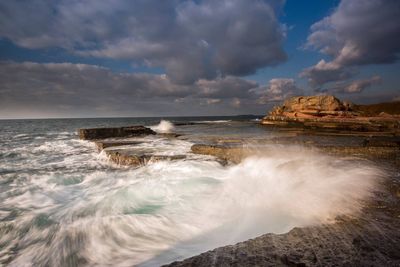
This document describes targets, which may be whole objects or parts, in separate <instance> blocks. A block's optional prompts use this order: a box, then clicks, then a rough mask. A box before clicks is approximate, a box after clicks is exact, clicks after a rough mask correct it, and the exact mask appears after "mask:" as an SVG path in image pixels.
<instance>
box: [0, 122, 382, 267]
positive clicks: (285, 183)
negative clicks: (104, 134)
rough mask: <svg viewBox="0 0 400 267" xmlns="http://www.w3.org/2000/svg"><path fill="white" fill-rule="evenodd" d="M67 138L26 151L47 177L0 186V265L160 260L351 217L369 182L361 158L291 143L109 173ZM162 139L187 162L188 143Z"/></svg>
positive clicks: (375, 175)
mask: <svg viewBox="0 0 400 267" xmlns="http://www.w3.org/2000/svg"><path fill="white" fill-rule="evenodd" d="M162 124H163V125H164V126H162V127H160V128H163V129H164V130H165V128H168V127H169V126H165V125H169V124H170V123H169V122H165V123H163V122H162V121H161V122H160V125H162ZM157 127H158V126H157ZM72 140H74V139H71V140H69V141H66V142H67V144H68V146H66V145H65V143H63V142H60V141H59V140H57V141H54V142H50V141H47V142H43V143H41V144H40V145H38V146H36V147H35V149H36V151H34V152H33V154H32V155H33V156H35V157H38V158H37V159H35V161H33V162H32V163H31V164H33V165H34V166H31V168H33V167H36V168H38V169H40V168H47V170H48V171H46V172H43V171H38V172H36V173H34V174H31V173H29V172H27V173H25V174H24V173H22V174H19V176H18V177H16V176H12V175H11V176H7V177H6V176H4V178H5V179H2V183H5V185H4V187H3V189H2V191H1V192H0V203H1V204H0V222H1V224H0V232H1V233H2V235H1V237H0V243H1V244H3V247H2V251H1V252H0V263H4V262H9V261H10V263H9V264H10V266H24V265H30V264H33V265H50V266H61V265H68V264H72V265H74V264H81V265H91V266H92V265H103V266H104V265H115V266H132V265H138V264H139V265H143V266H154V265H160V264H163V263H168V262H171V261H174V260H178V259H183V258H186V257H189V256H192V255H195V254H198V253H200V252H203V251H206V250H209V249H212V248H215V247H218V246H222V245H227V244H233V243H236V242H239V241H244V240H247V239H249V238H253V237H256V236H258V235H261V234H264V233H267V232H273V233H284V232H287V231H289V230H290V229H292V228H293V227H301V226H307V225H315V224H320V223H329V222H332V221H334V220H335V218H336V217H337V216H340V215H348V216H356V215H357V214H358V213H359V211H360V210H361V208H362V207H363V203H364V202H365V201H367V200H368V198H369V197H370V196H371V194H372V193H373V190H374V188H376V184H377V181H378V180H379V177H380V175H381V174H380V172H379V170H378V169H376V168H374V167H373V166H370V165H369V164H368V163H367V162H363V161H356V160H347V159H346V160H344V159H339V158H333V157H328V156H324V155H322V154H320V153H318V152H310V151H306V150H303V149H301V148H293V147H279V148H273V147H271V149H269V152H268V153H259V154H257V155H254V156H252V157H249V158H247V159H245V160H244V161H243V162H242V163H240V164H238V165H235V166H222V165H220V164H219V163H218V162H217V161H215V160H213V159H212V158H211V157H206V156H199V157H197V158H190V157H188V158H187V159H186V160H178V161H165V162H155V163H152V164H149V165H146V166H144V167H141V168H138V169H129V168H120V169H115V168H112V167H110V166H107V165H105V164H104V162H103V161H102V160H100V161H99V158H98V156H97V155H96V154H95V153H91V152H90V151H91V150H90V147H86V148H84V147H82V144H81V142H82V141H77V140H74V141H72ZM155 142H156V143H157V144H158V145H159V143H160V142H161V141H157V140H156V141H155ZM165 142H171V143H166V144H165V147H166V149H167V148H169V147H172V148H173V147H175V149H178V148H179V147H181V148H179V149H178V150H179V151H181V153H186V154H187V155H188V156H190V153H189V151H188V147H190V143H189V142H186V141H182V140H172V141H171V140H167V141H165ZM156 143H154V144H156ZM149 144H152V143H145V145H149ZM82 151H84V152H85V153H83V155H82ZM165 153H167V152H165ZM41 154H43V155H44V157H43V158H41V157H40V156H41ZM45 158H52V159H53V160H52V161H51V162H46V161H45V160H44V159H45ZM21 168H22V166H21ZM74 168H75V169H74ZM7 179H8V180H9V181H8V180H7ZM6 180H7V181H6ZM16 248H17V251H18V253H16V254H15V255H14V254H13V253H14V252H13V251H15V250H16ZM10 255H14V256H13V258H12V259H11V260H10V258H9V257H10Z"/></svg>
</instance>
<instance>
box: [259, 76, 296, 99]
mask: <svg viewBox="0 0 400 267" xmlns="http://www.w3.org/2000/svg"><path fill="white" fill-rule="evenodd" d="M302 93H303V90H302V89H300V88H299V87H297V85H296V82H295V81H294V79H287V78H275V79H271V80H270V81H269V83H268V85H267V86H266V87H265V88H263V90H262V91H261V92H260V97H259V98H258V100H257V102H258V103H259V104H266V103H268V102H276V101H282V100H284V99H286V98H288V97H291V96H295V95H301V94H302Z"/></svg>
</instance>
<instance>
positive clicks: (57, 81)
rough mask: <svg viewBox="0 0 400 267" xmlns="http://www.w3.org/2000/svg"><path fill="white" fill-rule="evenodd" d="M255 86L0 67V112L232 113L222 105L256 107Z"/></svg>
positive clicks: (68, 67)
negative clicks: (209, 107)
mask: <svg viewBox="0 0 400 267" xmlns="http://www.w3.org/2000/svg"><path fill="white" fill-rule="evenodd" d="M258 86H259V85H258V84H257V83H255V82H253V81H247V80H244V79H240V78H237V77H230V76H228V77H225V78H218V79H216V80H213V81H206V80H199V81H198V82H196V83H194V84H191V85H179V84H175V83H173V82H171V80H170V79H169V78H168V77H167V76H166V75H158V74H157V75H156V74H146V73H114V72H112V71H111V70H110V69H107V68H103V67H99V66H94V65H86V64H72V63H43V64H40V63H32V62H24V63H15V62H1V63H0V110H1V111H2V112H3V113H4V112H5V111H7V112H12V111H16V110H18V109H21V107H27V108H28V107H29V108H30V110H32V111H34V110H42V109H44V108H45V109H46V110H45V111H46V112H47V113H51V112H60V114H68V112H75V113H74V116H76V112H83V113H85V114H89V115H90V114H97V115H99V114H103V115H107V114H108V115H112V114H115V115H117V116H118V115H121V114H131V112H139V113H138V114H141V115H146V113H143V111H146V110H151V111H152V112H153V113H152V114H154V113H164V112H170V113H172V114H175V115H176V114H179V112H178V111H177V110H178V108H179V107H180V105H182V109H183V110H189V111H190V113H191V114H196V113H197V112H199V111H201V110H200V109H199V106H200V103H206V104H207V105H213V106H221V110H223V109H224V108H225V112H229V111H230V112H231V111H232V110H229V108H227V107H226V106H230V103H231V102H232V101H233V102H238V101H239V102H240V101H242V100H247V101H248V102H249V105H250V102H252V101H253V105H254V99H255V94H254V93H253V90H254V88H257V87H258ZM224 105H225V106H224ZM63 111H65V112H63ZM203 112H204V111H203ZM219 112H221V111H220V110H219ZM152 114H150V115H152ZM28 115H29V114H28Z"/></svg>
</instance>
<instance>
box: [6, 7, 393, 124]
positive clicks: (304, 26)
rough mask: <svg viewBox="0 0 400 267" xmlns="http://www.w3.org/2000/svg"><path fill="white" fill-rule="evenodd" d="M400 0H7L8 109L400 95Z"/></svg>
mask: <svg viewBox="0 0 400 267" xmlns="http://www.w3.org/2000/svg"><path fill="white" fill-rule="evenodd" d="M399 56H400V1H399V0H340V1H339V0H331V1H328V0H325V1H321V0H308V1H297V0H287V1H284V0H265V1H263V0H218V1H215V0H164V1H159V0H104V1H97V0H20V1H0V118H40V117H111V116H182V115H186V116H190V115H237V114H264V113H265V112H266V110H267V109H269V108H270V107H271V106H273V105H275V104H277V103H279V102H280V101H282V100H283V99H284V98H286V97H289V96H293V95H301V94H305V95H311V94H321V93H325V94H334V95H336V96H338V97H340V98H342V99H346V100H351V101H353V102H356V103H373V102H381V101H393V100H399V99H400V86H399V84H400V63H399V60H398V59H399Z"/></svg>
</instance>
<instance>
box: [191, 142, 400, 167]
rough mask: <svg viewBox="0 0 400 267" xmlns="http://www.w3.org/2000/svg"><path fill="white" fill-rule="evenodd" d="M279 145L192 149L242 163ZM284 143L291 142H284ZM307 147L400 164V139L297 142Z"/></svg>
mask: <svg viewBox="0 0 400 267" xmlns="http://www.w3.org/2000/svg"><path fill="white" fill-rule="evenodd" d="M277 144H278V145H279V144H280V143H279V141H264V142H261V143H260V144H252V145H251V146H247V145H246V144H244V143H243V144H236V145H234V146H232V145H213V144H195V145H193V146H192V147H191V150H192V152H193V153H195V154H203V155H210V156H215V157H217V158H218V159H220V160H223V161H227V162H232V163H240V162H241V161H242V160H243V159H244V158H246V157H248V156H250V155H257V154H263V155H265V154H266V153H269V149H268V146H270V145H277ZM282 144H290V143H289V142H286V141H285V142H283V143H282ZM293 145H301V146H302V147H304V148H305V149H310V150H319V151H323V152H326V153H328V154H331V155H342V156H359V157H362V158H368V159H378V160H387V161H390V162H392V163H394V164H395V165H397V166H400V142H399V141H376V140H370V139H364V140H363V141H362V142H360V144H359V145H352V146H333V145H315V144H308V143H299V142H297V143H295V144H293Z"/></svg>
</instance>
